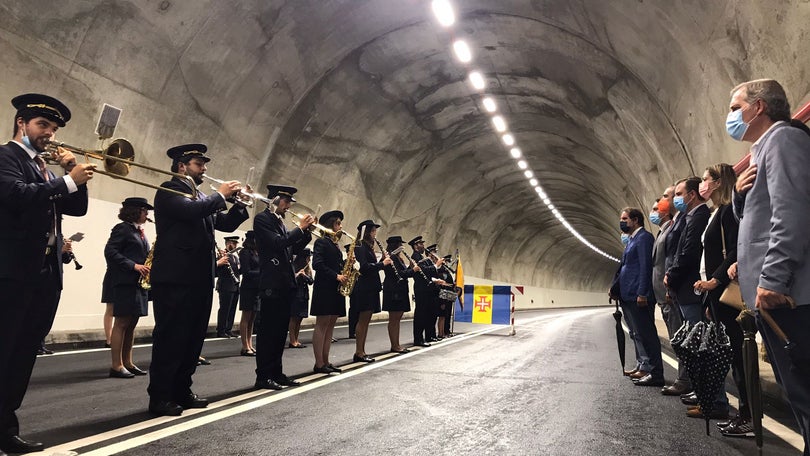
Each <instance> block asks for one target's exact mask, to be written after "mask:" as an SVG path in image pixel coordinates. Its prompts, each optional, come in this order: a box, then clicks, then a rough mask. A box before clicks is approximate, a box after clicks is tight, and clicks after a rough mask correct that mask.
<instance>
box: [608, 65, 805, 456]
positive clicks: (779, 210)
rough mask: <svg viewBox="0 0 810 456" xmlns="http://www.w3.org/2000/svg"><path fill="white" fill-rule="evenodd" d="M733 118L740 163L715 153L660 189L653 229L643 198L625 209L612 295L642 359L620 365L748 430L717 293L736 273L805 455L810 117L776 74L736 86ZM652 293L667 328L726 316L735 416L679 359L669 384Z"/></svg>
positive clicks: (736, 339)
mask: <svg viewBox="0 0 810 456" xmlns="http://www.w3.org/2000/svg"><path fill="white" fill-rule="evenodd" d="M726 129H727V131H728V133H729V135H730V136H731V137H732V138H733V139H735V140H737V141H744V142H749V143H752V146H751V149H750V154H749V155H748V156H746V157H745V158H744V159H743V160H741V161H740V163H738V164H737V165H736V166H734V167H732V166H731V165H729V164H726V163H718V164H715V165H712V166H709V167H707V168H706V169H705V170H704V172H703V175H702V176H701V177H696V176H693V177H687V178H684V179H680V180H678V181H677V182H675V184H674V185H672V186H668V187H667V188H666V189H664V191H663V193H662V195H661V196H660V197H659V198H658V199H657V200H656V201H655V203H654V204H653V205H652V211H651V212H650V213H649V220H650V222H651V223H652V224H654V225H658V227H659V231H658V234H657V236H654V235H653V234H652V233H650V232H649V231H647V230H646V229H645V228H644V225H645V214H644V213H643V212H642V211H641V210H640V209H638V208H626V209H624V210H622V212H621V220H620V229H621V231H622V242H623V243H624V244H625V245H626V247H625V250H624V254H623V255H622V261H621V266H620V268H619V271H618V272H617V274H616V279H615V280H614V283H613V285H612V286H611V289H610V295H611V297H612V298H613V299H617V300H618V301H619V302H620V304H621V307H622V310H623V311H624V316H625V321H626V323H627V326H628V328H629V330H630V337H631V339H632V341H633V344H634V346H635V358H636V365H635V367H634V369H632V370H629V371H625V375H627V376H629V377H630V378H631V379H632V380H633V382H634V384H635V385H637V386H656V387H663V388H662V390H661V393H662V394H664V395H667V396H679V397H680V398H681V401H683V402H684V403H685V404H686V405H688V407H689V408H688V409H687V411H686V414H687V416H690V417H696V418H706V417H708V418H711V419H719V420H721V421H720V422H719V423H717V424H718V427H719V428H720V430H721V432H722V434H723V435H724V436H729V437H753V435H754V434H753V428H752V425H751V410H750V407H749V401H748V391H747V390H746V384H745V377H744V374H743V362H742V341H743V334H742V330H741V328H740V326H739V324H738V323H737V322H736V321H735V318H736V317H737V315H738V314H739V310H737V309H734V308H732V307H730V306H728V305H725V304H723V303H721V302H720V297H721V296H722V294H723V291H724V290H725V289H726V288H727V287H728V286H729V284H730V283H731V282H732V281H733V280H738V281H739V286H740V290H741V295H742V298H743V300H744V301H745V304H746V306H747V307H748V309H751V310H753V311H755V312H756V313H757V326H758V329H759V332H760V334H761V336H762V340H763V342H764V345H765V347H766V350H767V354H768V357H769V359H770V361H771V365H772V367H773V370H774V374H775V376H776V379H777V382H779V384H780V385H781V387H782V389H783V391H784V393H785V396H786V398H787V401H788V403H789V404H790V407H791V409H792V410H793V412H794V415H795V417H796V420H797V422H798V425H799V429H800V431H801V434H802V436H803V438H804V441H805V450H804V454H805V455H810V444H808V439H810V263H808V262H807V261H806V257H807V253H808V246H809V244H810V236H808V235H807V232H806V230H807V228H808V227H810V174H809V173H808V170H810V129H808V128H807V126H805V125H804V123H802V122H799V121H797V120H791V118H790V105H789V103H788V101H787V96H786V94H785V91H784V89H783V88H782V86H781V85H780V84H779V83H778V82H777V81H775V80H771V79H760V80H754V81H749V82H746V83H743V84H740V85H738V86H737V87H735V88H734V89H733V90H732V91H731V102H730V104H729V113H728V115H727V119H726ZM655 303H658V305H659V306H660V308H661V313H662V316H663V320H664V322H665V323H666V327H667V332H668V333H669V338H670V339H672V336H673V335H674V334H675V332H676V331H677V330H678V329H679V328H680V327H681V325H682V324H683V323H684V322H689V323H691V324H695V323H697V322H699V321H701V320H702V319H713V320H715V321H717V322H720V323H722V325H723V326H724V327H725V331H726V334H727V335H728V337H729V340H730V343H731V347H732V350H733V359H732V363H731V373H732V378H733V380H734V383H735V384H736V387H737V390H738V392H739V398H740V399H739V404H738V412H737V414H736V415H735V416H733V417H730V415H729V403H728V400H727V396H726V392H725V388H724V389H723V390H722V391H720V393H719V394H718V395H717V397H716V399H715V401H714V405H713V407H712V408H711V409H710V410H703V409H701V408H700V407H699V406H698V405H697V398H696V397H695V395H694V392H693V391H692V386H693V385H692V384H691V382H690V378H689V376H688V375H687V372H686V370H685V369H684V368H683V363H682V362H679V368H678V376H677V379H676V380H675V381H674V382H673V383H671V384H670V385H668V386H665V382H664V369H663V364H662V357H661V343H660V340H659V338H658V334H657V330H656V327H655V322H654V312H655V305H654V304H655ZM760 309H767V310H768V312H769V313H770V314H771V315H772V317H773V320H774V321H775V322H776V324H777V325H778V326H779V327H780V328H781V329H782V330H783V331H784V333H785V334H787V336H788V337H789V339H790V340H791V342H792V345H791V347H790V348H788V347H786V346H785V344H784V343H783V342H782V341H781V339H780V338H779V337H777V335H776V333H775V332H774V330H773V328H772V327H771V326H769V325H768V324H765V323H764V322H763V319H762V318H761V316H760V312H759V310H760Z"/></svg>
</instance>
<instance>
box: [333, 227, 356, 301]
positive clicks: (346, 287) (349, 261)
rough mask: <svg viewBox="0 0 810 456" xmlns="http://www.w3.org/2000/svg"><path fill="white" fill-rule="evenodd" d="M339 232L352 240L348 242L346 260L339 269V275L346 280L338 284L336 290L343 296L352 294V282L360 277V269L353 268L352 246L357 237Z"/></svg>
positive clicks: (354, 244)
mask: <svg viewBox="0 0 810 456" xmlns="http://www.w3.org/2000/svg"><path fill="white" fill-rule="evenodd" d="M339 233H341V234H345V235H346V236H347V237H348V238H349V239H351V240H352V243H351V244H349V251H348V252H346V262H345V263H343V269H341V271H340V275H343V276H346V278H347V280H346V282H345V283H339V284H338V292H339V293H340V294H341V295H343V296H349V295H351V294H352V290H354V284H355V283H356V282H357V278H358V277H360V271H358V270H357V269H355V268H354V247H355V246H356V245H357V238H353V237H351V236H350V235H349V233H347V232H345V231H340V232H339ZM336 237H337V236H336Z"/></svg>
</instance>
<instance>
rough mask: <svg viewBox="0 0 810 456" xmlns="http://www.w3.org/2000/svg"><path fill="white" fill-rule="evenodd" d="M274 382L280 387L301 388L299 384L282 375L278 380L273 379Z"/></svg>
mask: <svg viewBox="0 0 810 456" xmlns="http://www.w3.org/2000/svg"><path fill="white" fill-rule="evenodd" d="M273 381H274V382H276V383H278V384H279V385H281V386H301V382H299V381H296V380H293V379H291V378H290V377H287V376H286V375H283V374H282V376H281V377H278V378H274V379H273Z"/></svg>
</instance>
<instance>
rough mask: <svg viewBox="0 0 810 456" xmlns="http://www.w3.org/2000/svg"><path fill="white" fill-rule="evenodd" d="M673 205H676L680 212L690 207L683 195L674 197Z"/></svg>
mask: <svg viewBox="0 0 810 456" xmlns="http://www.w3.org/2000/svg"><path fill="white" fill-rule="evenodd" d="M672 205H673V206H675V209H677V210H678V211H679V212H686V208H687V207H689V206H688V205H687V204H686V202H684V200H683V196H676V197H675V198H672Z"/></svg>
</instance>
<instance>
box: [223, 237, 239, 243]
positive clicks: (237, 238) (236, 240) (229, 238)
mask: <svg viewBox="0 0 810 456" xmlns="http://www.w3.org/2000/svg"><path fill="white" fill-rule="evenodd" d="M228 241H231V242H239V236H225V242H228Z"/></svg>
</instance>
